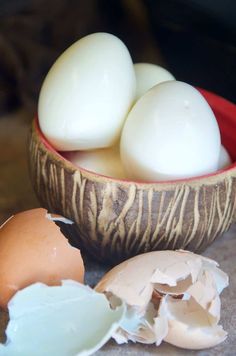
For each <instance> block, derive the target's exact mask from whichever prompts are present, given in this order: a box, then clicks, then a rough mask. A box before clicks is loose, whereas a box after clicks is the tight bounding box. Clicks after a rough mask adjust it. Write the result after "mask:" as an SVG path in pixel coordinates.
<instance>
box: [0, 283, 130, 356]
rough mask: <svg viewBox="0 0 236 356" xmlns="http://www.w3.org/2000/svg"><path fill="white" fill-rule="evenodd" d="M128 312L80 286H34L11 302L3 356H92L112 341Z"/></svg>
mask: <svg viewBox="0 0 236 356" xmlns="http://www.w3.org/2000/svg"><path fill="white" fill-rule="evenodd" d="M124 313H125V306H124V305H120V306H119V307H117V308H116V309H115V310H112V309H111V308H110V305H109V303H108V300H107V299H106V297H105V296H104V295H102V294H100V293H96V292H95V291H94V290H92V289H91V288H89V287H87V286H84V285H82V284H80V283H78V282H74V281H70V280H67V281H63V283H62V285H61V286H53V287H49V286H46V285H45V284H41V283H36V284H33V285H31V286H29V287H27V288H25V289H23V290H21V291H19V292H17V293H16V294H15V296H14V297H13V298H12V299H11V301H10V302H9V314H10V321H9V323H8V326H7V329H6V335H7V342H6V344H5V345H3V344H0V356H3V355H4V356H12V355H19V356H25V355H34V356H42V355H44V356H52V355H56V356H65V355H68V356H69V355H74V356H79V355H83V356H86V355H91V354H93V353H94V352H96V351H97V350H98V349H99V348H101V347H102V346H103V345H104V344H105V343H106V342H107V341H108V340H109V339H110V337H111V335H112V333H114V331H115V330H116V329H117V327H118V326H119V323H120V321H121V319H122V318H123V315H124Z"/></svg>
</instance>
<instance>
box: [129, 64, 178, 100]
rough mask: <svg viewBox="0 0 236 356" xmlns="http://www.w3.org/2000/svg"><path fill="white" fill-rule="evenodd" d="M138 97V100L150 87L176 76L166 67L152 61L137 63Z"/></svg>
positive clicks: (135, 66) (135, 67)
mask: <svg viewBox="0 0 236 356" xmlns="http://www.w3.org/2000/svg"><path fill="white" fill-rule="evenodd" d="M134 70H135V75H136V82H137V85H136V97H135V101H137V100H138V99H139V98H141V96H142V95H143V94H145V93H146V92H147V91H148V90H149V89H151V88H152V87H154V85H157V84H159V83H162V82H166V81H169V80H175V78H174V76H173V75H172V74H171V73H170V72H168V70H166V69H165V68H163V67H161V66H158V65H156V64H152V63H135V64H134Z"/></svg>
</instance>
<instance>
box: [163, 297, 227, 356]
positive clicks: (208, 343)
mask: <svg viewBox="0 0 236 356" xmlns="http://www.w3.org/2000/svg"><path fill="white" fill-rule="evenodd" d="M165 303H166V314H167V319H168V334H167V336H166V337H165V338H164V340H165V341H166V342H168V343H170V344H172V345H175V346H178V347H182V348H185V349H190V350H191V349H194V350H200V349H205V348H209V347H213V346H215V345H217V344H219V343H221V342H223V341H224V340H225V339H226V337H227V333H226V332H225V331H224V330H223V328H222V326H220V325H217V324H213V325H212V324H211V322H210V320H209V318H208V315H207V313H205V311H204V309H201V307H200V306H199V305H198V304H197V303H196V302H195V301H194V300H193V299H190V300H188V301H184V300H178V299H173V298H170V297H167V298H166V300H165Z"/></svg>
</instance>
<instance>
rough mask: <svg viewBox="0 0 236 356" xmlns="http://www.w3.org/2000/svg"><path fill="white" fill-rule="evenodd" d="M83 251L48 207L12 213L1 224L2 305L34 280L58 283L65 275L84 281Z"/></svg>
mask: <svg viewBox="0 0 236 356" xmlns="http://www.w3.org/2000/svg"><path fill="white" fill-rule="evenodd" d="M83 278H84V264H83V260H82V257H81V254H80V251H79V250H78V249H76V248H74V247H72V246H71V245H70V244H69V243H68V240H67V239H66V238H65V237H64V236H63V234H62V233H61V231H60V229H59V227H58V226H57V225H56V224H55V223H54V222H53V221H52V218H50V219H49V218H48V217H47V211H46V210H45V209H42V208H39V209H32V210H28V211H24V212H21V213H19V214H16V215H14V216H12V217H11V218H10V219H8V220H7V221H6V223H4V224H3V225H2V226H1V228H0V306H1V307H3V308H6V307H7V303H8V301H9V300H10V298H11V297H12V296H13V295H14V294H15V293H16V292H17V291H18V290H19V289H22V288H24V287H26V286H28V285H30V284H32V283H35V282H43V283H45V284H48V285H58V284H60V283H61V280H62V279H73V280H76V281H79V282H83Z"/></svg>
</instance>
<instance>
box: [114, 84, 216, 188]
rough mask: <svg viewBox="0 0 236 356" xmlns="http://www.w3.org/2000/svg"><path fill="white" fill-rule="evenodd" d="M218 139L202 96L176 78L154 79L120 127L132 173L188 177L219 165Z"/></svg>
mask: <svg viewBox="0 0 236 356" xmlns="http://www.w3.org/2000/svg"><path fill="white" fill-rule="evenodd" d="M220 145H221V141H220V131H219V127H218V124H217V121H216V118H215V116H214V113H213V111H212V110H211V108H210V106H209V105H208V103H207V102H206V100H205V99H204V97H203V96H202V95H201V94H200V92H199V91H198V90H197V89H195V88H194V87H192V86H191V85H189V84H187V83H184V82H179V81H176V80H173V81H168V82H164V83H160V84H158V85H156V86H155V87H153V88H152V89H150V90H149V91H148V92H147V93H146V94H144V95H143V96H142V98H140V100H138V101H137V102H136V104H135V105H134V106H133V108H132V110H131V111H130V113H129V114H128V116H127V119H126V121H125V124H124V127H123V130H122V135H121V141H120V152H121V161H122V163H123V165H124V167H125V171H126V173H127V175H128V176H129V178H131V179H137V180H145V181H156V180H173V179H181V178H189V177H194V176H199V175H203V174H208V173H211V172H214V171H216V170H217V169H218V162H219V154H220Z"/></svg>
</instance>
